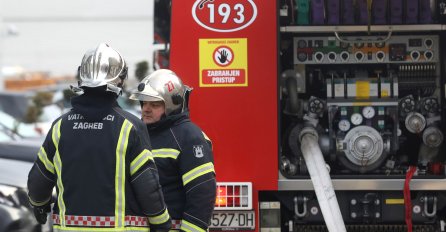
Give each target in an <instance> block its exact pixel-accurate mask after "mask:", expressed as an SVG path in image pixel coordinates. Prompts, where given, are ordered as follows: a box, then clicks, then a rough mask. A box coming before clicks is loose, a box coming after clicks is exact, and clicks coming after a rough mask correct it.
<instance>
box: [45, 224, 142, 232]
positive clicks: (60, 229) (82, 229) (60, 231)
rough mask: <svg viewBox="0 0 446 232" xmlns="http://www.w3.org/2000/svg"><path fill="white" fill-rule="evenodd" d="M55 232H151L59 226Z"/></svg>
mask: <svg viewBox="0 0 446 232" xmlns="http://www.w3.org/2000/svg"><path fill="white" fill-rule="evenodd" d="M53 231H54V232H63V231H101V232H109V231H110V232H121V231H122V232H124V231H126V232H132V231H134V232H137V231H138V232H139V231H144V232H148V231H150V229H149V228H147V227H121V228H91V227H71V226H70V227H62V226H59V225H54V226H53Z"/></svg>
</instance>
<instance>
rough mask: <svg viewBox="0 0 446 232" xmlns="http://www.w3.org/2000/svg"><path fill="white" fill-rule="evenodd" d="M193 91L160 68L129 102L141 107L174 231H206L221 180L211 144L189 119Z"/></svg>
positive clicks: (173, 75) (147, 78) (167, 71)
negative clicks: (216, 172)
mask: <svg viewBox="0 0 446 232" xmlns="http://www.w3.org/2000/svg"><path fill="white" fill-rule="evenodd" d="M191 90H192V89H191V88H189V87H188V86H186V85H184V84H183V83H182V81H181V79H180V78H179V77H178V76H177V75H176V74H175V73H174V72H172V71H171V70H168V69H160V70H157V71H155V72H153V73H152V74H150V75H149V76H147V77H146V78H144V79H143V80H142V81H141V83H140V84H139V85H138V89H137V90H136V91H135V92H133V93H132V95H131V96H130V99H133V100H138V101H140V103H141V110H142V120H143V121H144V123H146V124H147V128H148V130H149V134H150V139H151V142H152V148H153V150H152V153H153V156H154V157H155V163H156V166H157V167H158V171H159V173H160V183H161V186H162V189H163V193H164V199H165V200H166V204H167V208H168V209H169V213H170V216H171V217H172V219H173V220H172V229H173V230H181V231H193V232H202V231H206V230H207V228H208V226H209V222H210V218H211V215H212V211H213V209H214V203H215V196H216V180H215V171H214V165H213V154H212V148H211V145H212V144H211V143H210V140H209V138H208V137H207V136H206V135H205V134H204V133H203V132H202V131H201V129H200V128H199V127H198V126H197V125H195V124H194V123H193V122H191V120H190V118H189V111H188V102H189V94H190V92H191Z"/></svg>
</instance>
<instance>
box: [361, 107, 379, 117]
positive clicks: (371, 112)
mask: <svg viewBox="0 0 446 232" xmlns="http://www.w3.org/2000/svg"><path fill="white" fill-rule="evenodd" d="M375 113H376V112H375V108H373V106H366V107H364V108H362V115H363V116H364V118H367V119H371V118H373V117H375Z"/></svg>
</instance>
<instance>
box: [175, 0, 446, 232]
mask: <svg viewBox="0 0 446 232" xmlns="http://www.w3.org/2000/svg"><path fill="white" fill-rule="evenodd" d="M182 9H191V11H190V10H189V11H183V10H182ZM191 12H192V13H191ZM445 15H446V1H444V0H277V1H259V0H231V1H229V0H196V1H194V0H189V1H184V0H172V22H171V25H172V33H171V41H170V42H171V51H170V58H171V66H170V68H171V69H173V70H174V71H176V72H177V73H178V74H179V75H180V76H182V77H184V78H185V80H184V82H185V83H188V84H190V85H192V86H194V88H195V87H196V89H195V90H194V93H193V94H192V97H191V116H192V118H193V119H194V121H196V122H197V124H199V125H200V126H201V127H202V128H203V129H204V131H206V133H207V134H208V135H209V137H210V138H211V139H212V140H213V143H214V154H215V167H216V173H217V181H218V182H219V189H218V191H219V193H218V194H219V195H218V196H217V202H216V209H215V213H214V216H213V218H212V219H211V226H210V229H211V231H213V230H235V231H253V230H254V231H259V232H319V231H330V232H343V231H349V232H356V231H358V232H359V231H361V232H364V231H376V232H381V231H382V232H384V231H387V232H390V231H392V232H398V231H401V232H402V231H417V232H421V231H425V232H428V231H429V232H441V231H446V226H445V223H446V149H445V148H446V146H445V133H446V122H445V121H446V91H445V88H446V63H445V61H446V59H445V58H446V46H445V44H446V18H445ZM185 28H188V30H190V31H197V33H190V32H189V33H187V32H186V29H185ZM222 54H223V56H224V57H223V58H224V59H222ZM225 54H229V56H228V55H225ZM186 60H187V61H188V62H186V63H185V61H186ZM209 71H212V72H209ZM213 71H217V72H213ZM220 71H222V72H220ZM209 73H214V74H215V73H219V75H223V74H228V75H230V76H231V77H232V78H233V79H228V80H233V82H231V83H229V82H225V83H222V82H213V80H214V79H213V78H212V77H210V76H207V75H209ZM225 80H226V79H225ZM222 186H223V188H222ZM243 189H246V191H244V190H243ZM243 193H246V194H243ZM222 197H224V198H222ZM234 199H235V200H234ZM239 199H244V200H243V201H242V200H239ZM243 202H244V203H243ZM248 203H249V204H248ZM248 205H249V206H248ZM245 206H246V207H245ZM230 218H233V219H234V218H237V219H238V220H237V221H236V220H235V219H234V220H229V219H230ZM246 218H252V220H251V219H250V220H249V221H248V220H245V219H246ZM226 219H227V220H226ZM242 219H243V220H242ZM239 221H240V222H239Z"/></svg>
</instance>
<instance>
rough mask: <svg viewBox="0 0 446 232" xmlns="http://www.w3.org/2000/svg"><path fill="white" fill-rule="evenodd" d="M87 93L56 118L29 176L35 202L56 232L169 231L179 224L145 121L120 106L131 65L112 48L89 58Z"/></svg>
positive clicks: (82, 86)
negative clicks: (163, 187) (165, 195)
mask: <svg viewBox="0 0 446 232" xmlns="http://www.w3.org/2000/svg"><path fill="white" fill-rule="evenodd" d="M79 74H80V79H81V80H80V82H79V86H78V87H76V88H75V90H77V91H81V93H79V94H80V95H79V96H76V97H73V98H72V100H71V104H72V106H73V108H72V109H71V110H70V111H69V112H68V113H66V114H64V115H62V116H61V117H59V118H58V119H56V120H55V121H54V122H53V124H52V127H51V130H50V131H49V133H48V134H47V136H46V139H45V141H44V142H43V145H42V147H41V148H40V151H39V152H38V157H37V159H36V161H35V163H34V166H33V167H32V169H31V171H30V173H29V176H28V189H29V193H28V195H29V201H30V204H31V205H32V206H33V208H34V214H35V217H36V219H37V221H38V222H39V223H41V224H44V223H46V220H47V213H48V212H50V204H51V203H52V198H53V197H52V191H53V187H54V186H56V190H57V194H56V195H57V196H56V197H55V200H54V206H53V214H52V220H53V228H54V231H149V229H150V231H152V232H153V231H168V230H169V229H170V228H171V219H170V217H169V213H168V211H167V207H166V204H165V202H164V199H163V195H162V190H161V186H160V184H159V179H158V173H157V168H156V166H155V163H154V160H153V155H152V153H151V152H150V150H151V147H150V141H149V137H148V135H147V129H146V127H145V125H144V123H142V122H141V120H140V119H139V118H137V117H135V116H133V115H132V114H130V113H128V112H126V111H124V110H122V109H121V108H120V107H119V105H118V104H117V102H116V100H117V97H118V96H119V95H120V93H121V88H122V87H123V83H124V80H125V79H126V78H127V66H126V63H125V61H124V59H123V58H122V56H121V55H120V54H119V53H118V52H117V51H116V50H114V49H113V48H111V47H110V46H108V45H107V44H104V43H102V44H100V45H99V46H98V47H97V48H96V49H93V50H90V51H87V52H86V53H85V55H84V57H83V59H82V63H81V66H80V67H79Z"/></svg>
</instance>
